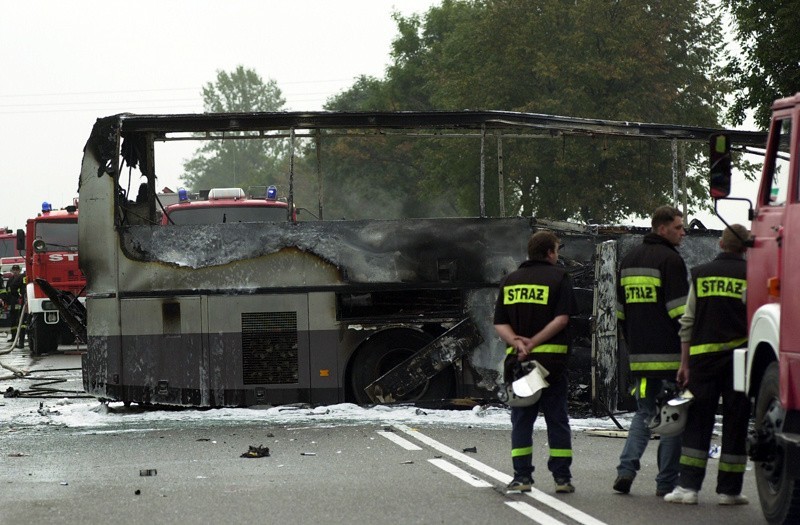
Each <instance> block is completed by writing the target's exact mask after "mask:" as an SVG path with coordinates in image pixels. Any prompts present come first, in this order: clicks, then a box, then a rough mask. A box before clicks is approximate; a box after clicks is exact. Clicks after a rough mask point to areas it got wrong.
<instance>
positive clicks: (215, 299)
mask: <svg viewBox="0 0 800 525" xmlns="http://www.w3.org/2000/svg"><path fill="white" fill-rule="evenodd" d="M715 131H717V130H712V129H706V128H692V127H683V126H664V125H658V124H641V123H628V122H613V121H599V120H588V119H576V118H569V117H556V116H549V115H538V114H525V113H513V112H493V111H489V112H374V113H329V112H317V113H246V114H244V113H243V114H202V115H129V114H122V115H115V116H111V117H107V118H103V119H99V120H98V121H97V123H96V124H95V126H94V128H93V130H92V134H91V136H90V138H89V141H88V142H87V144H86V147H85V149H84V159H83V164H82V169H81V175H80V187H79V191H80V202H81V219H80V224H79V227H80V239H81V242H80V246H81V258H80V263H81V268H82V270H83V272H84V274H85V275H86V276H87V280H88V282H87V301H86V304H87V315H88V326H87V339H88V341H87V353H86V355H85V356H84V358H83V380H84V387H85V389H86V391H87V392H89V393H90V394H93V395H95V396H97V397H99V398H101V399H105V400H121V401H123V402H126V403H129V402H138V403H156V404H174V405H189V406H244V405H254V404H267V403H269V404H279V403H288V402H308V403H315V404H322V403H331V402H341V401H345V400H353V401H356V402H361V403H365V402H373V401H378V402H389V401H400V400H416V399H420V398H440V397H451V396H455V395H459V396H462V395H480V393H483V394H486V393H487V392H489V391H491V390H493V389H494V388H496V387H497V385H498V383H499V363H500V362H501V360H502V355H503V351H504V350H503V348H502V347H500V346H499V341H497V340H496V338H495V337H494V332H493V330H492V326H491V311H492V308H493V304H494V298H495V296H496V286H497V284H498V282H499V281H500V279H501V278H502V276H503V275H505V274H506V273H507V272H509V271H511V270H513V269H514V268H515V267H516V265H517V264H518V263H519V262H520V261H521V260H523V259H524V258H525V253H524V244H525V243H524V239H526V238H527V236H528V235H529V234H530V233H531V232H532V231H534V230H535V229H536V228H539V227H548V228H553V229H556V230H558V231H559V232H560V233H561V235H566V236H571V239H572V241H571V242H570V243H569V246H570V248H569V250H571V254H572V256H573V257H574V259H575V260H576V261H582V263H580V264H578V266H579V268H578V270H579V271H581V272H583V273H587V272H589V273H590V276H589V277H588V282H589V284H588V288H587V290H586V292H587V299H586V300H585V301H584V302H585V303H586V304H588V305H589V306H588V308H589V310H590V312H589V314H588V315H587V326H589V325H591V324H592V323H596V322H598V318H599V317H600V315H599V314H598V308H601V309H602V307H598V305H597V304H594V303H593V301H594V302H596V301H597V298H596V297H595V295H596V294H595V290H594V287H593V285H592V284H591V283H592V282H594V280H596V277H595V268H594V257H595V247H596V246H597V245H598V244H600V243H601V242H602V241H603V240H606V239H612V238H614V237H616V236H617V232H611V231H603V230H602V229H598V228H597V227H590V226H579V225H574V224H567V223H554V222H552V221H543V220H537V219H534V218H524V217H501V218H491V219H490V218H486V217H485V197H484V191H483V187H484V181H485V170H484V162H483V158H484V150H485V146H486V141H487V138H488V137H490V136H494V137H495V138H496V139H497V144H498V149H499V151H501V149H502V139H503V137H511V136H513V137H531V138H536V137H553V136H559V135H562V134H579V135H580V134H582V135H611V136H620V137H624V138H649V139H667V140H673V141H674V140H698V141H699V140H707V137H708V136H709V135H710V134H711V133H713V132H715ZM323 133H324V134H325V136H336V135H337V134H347V136H351V137H352V136H353V135H354V134H362V135H364V136H369V135H382V134H395V133H396V134H411V135H416V136H428V135H430V136H436V137H445V136H458V137H465V136H472V137H476V138H480V143H481V170H480V185H479V189H478V191H479V192H480V217H474V218H461V219H459V218H453V219H402V220H375V221H373V220H360V221H323V220H319V221H308V222H298V223H292V222H289V221H287V222H286V223H268V224H255V223H248V224H219V225H192V226H169V227H165V226H161V225H159V221H158V220H157V214H158V211H159V210H158V201H157V199H156V193H155V188H156V166H155V158H156V156H155V144H156V143H157V142H161V141H174V140H198V139H200V140H202V139H209V140H216V139H227V138H231V139H253V140H259V139H260V140H265V139H274V138H288V139H289V143H290V155H291V158H292V159H294V144H295V140H296V139H297V138H299V137H302V138H307V139H310V140H314V141H315V142H316V145H317V151H319V146H320V138H321V137H322V136H323ZM747 133H748V132H739V134H740V136H741V137H740V138H742V137H743V138H744V139H746V141H747V142H752V144H757V143H758V139H757V137H756V136H755V135H757V134H753V136H752V137H751V136H749V135H747ZM499 156H501V155H499ZM124 166H127V167H128V169H129V170H130V169H137V168H138V169H139V171H140V173H141V175H142V176H143V177H145V178H146V181H147V183H146V185H145V186H143V188H144V191H145V195H143V198H141V199H136V202H134V201H130V200H129V199H128V195H126V193H125V192H124V191H120V187H121V181H122V179H121V178H122V177H123V176H124V171H123V168H124ZM290 166H293V162H290ZM317 166H318V168H317V177H319V179H320V180H319V184H318V187H319V189H320V194H319V202H318V207H319V214H320V218H321V217H322V215H323V191H322V188H323V183H322V171H321V169H320V168H319V166H320V163H319V162H317ZM498 168H499V173H498V176H499V177H500V178H501V181H502V164H499V166H498ZM293 179H294V173H293V169H290V174H289V194H288V202H289V207H288V209H289V210H291V209H293V207H294V191H293V184H294V182H293ZM502 186H503V184H502V182H501V184H500V187H502ZM501 199H502V195H501ZM569 250H568V251H567V252H566V253H567V254H568V255H569V254H570V251H569ZM592 307H593V308H594V310H595V312H594V313H592V312H591V309H592ZM611 311H613V308H612V309H611ZM588 317H594V318H593V319H592V321H591V322H590V321H588ZM589 331H590V332H593V330H592V329H589ZM606 336H608V334H606ZM609 340H610V339H609ZM597 352H603V350H602V349H601V350H596V353H597ZM606 352H610V351H608V350H607V351H606ZM602 360H603V359H601V358H599V357H598V356H595V357H594V358H593V362H594V363H599V362H601V361H602ZM612 360H613V359H612ZM612 368H613V364H611V365H609V366H608V367H606V366H605V365H604V366H603V367H600V369H598V371H597V373H596V374H595V375H597V374H601V375H604V378H602V379H600V382H603V381H605V382H606V383H607V382H608V376H612V375H614V374H615V371H613V370H612Z"/></svg>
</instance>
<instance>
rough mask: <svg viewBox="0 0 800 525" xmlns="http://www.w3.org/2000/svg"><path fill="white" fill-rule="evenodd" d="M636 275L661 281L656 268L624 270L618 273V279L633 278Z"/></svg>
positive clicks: (659, 272) (659, 273)
mask: <svg viewBox="0 0 800 525" xmlns="http://www.w3.org/2000/svg"><path fill="white" fill-rule="evenodd" d="M636 275H646V276H648V277H656V278H658V279H661V271H660V270H659V269H658V268H625V269H624V270H620V271H619V276H620V277H633V276H636Z"/></svg>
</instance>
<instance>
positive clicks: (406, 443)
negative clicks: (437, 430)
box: [378, 430, 422, 450]
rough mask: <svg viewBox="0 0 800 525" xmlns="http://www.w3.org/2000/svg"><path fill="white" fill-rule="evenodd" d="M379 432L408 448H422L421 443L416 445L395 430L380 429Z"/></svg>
mask: <svg viewBox="0 0 800 525" xmlns="http://www.w3.org/2000/svg"><path fill="white" fill-rule="evenodd" d="M378 434H379V435H381V436H383V437H385V438H386V439H388V440H389V441H394V442H395V443H397V444H398V445H400V446H401V447H403V448H404V449H406V450H422V448H420V447H419V445H416V444H414V443H412V442H411V441H409V440H407V439H404V438H401V437H400V436H398V435H397V434H395V433H394V432H386V431H385V430H379V431H378Z"/></svg>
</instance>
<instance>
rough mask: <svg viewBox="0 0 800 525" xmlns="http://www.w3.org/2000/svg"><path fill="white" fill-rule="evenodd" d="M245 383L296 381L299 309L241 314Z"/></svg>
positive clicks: (289, 382)
mask: <svg viewBox="0 0 800 525" xmlns="http://www.w3.org/2000/svg"><path fill="white" fill-rule="evenodd" d="M242 376H243V380H244V384H245V385H263V384H287V383H288V384H291V383H297V382H298V378H299V374H298V363H297V312H252V313H243V314H242Z"/></svg>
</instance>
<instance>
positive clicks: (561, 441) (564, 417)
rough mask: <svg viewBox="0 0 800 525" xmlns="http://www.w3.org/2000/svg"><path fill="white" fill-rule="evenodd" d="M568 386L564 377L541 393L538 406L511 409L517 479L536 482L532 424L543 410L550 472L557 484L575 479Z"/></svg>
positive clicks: (512, 453) (513, 462)
mask: <svg viewBox="0 0 800 525" xmlns="http://www.w3.org/2000/svg"><path fill="white" fill-rule="evenodd" d="M548 379H550V378H548ZM568 384H569V381H568V380H567V374H566V373H564V374H563V375H562V376H561V377H560V378H559V379H558V380H556V381H554V382H552V383H551V384H550V386H549V387H547V388H545V389H544V390H542V396H541V397H540V398H539V401H538V402H536V403H534V404H533V405H531V406H528V407H512V408H511V461H512V464H513V466H514V477H531V478H533V470H534V467H533V424H534V423H535V422H536V417H537V416H538V414H539V410H540V409H541V411H542V414H543V415H544V421H545V423H546V424H547V443H548V445H549V447H550V457H549V459H548V461H547V468H548V469H550V472H552V473H553V479H555V480H559V481H564V480H566V481H568V480H571V479H572V474H571V473H570V465H572V433H571V432H570V428H569V415H568V413H567V387H568Z"/></svg>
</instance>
